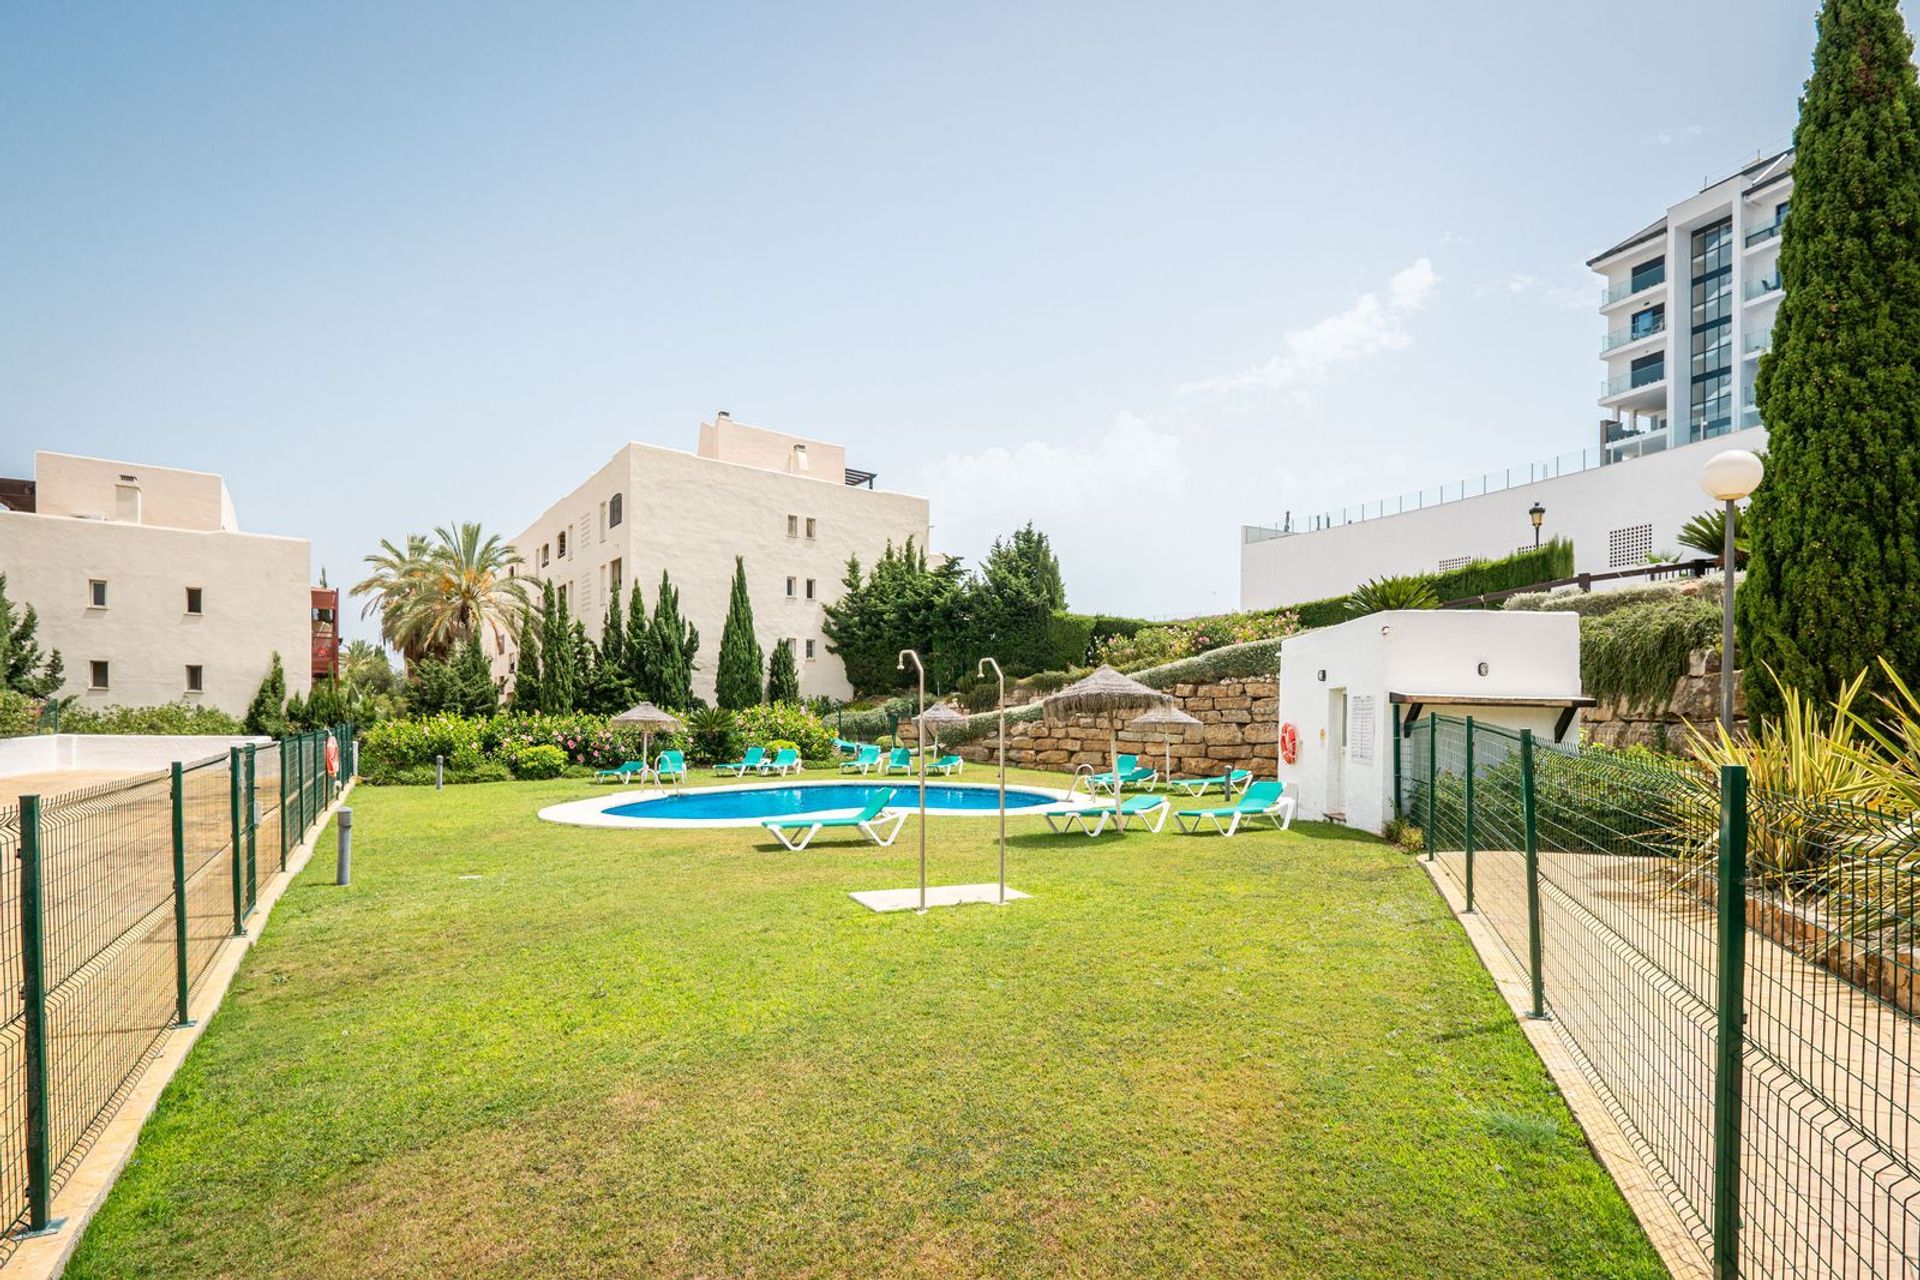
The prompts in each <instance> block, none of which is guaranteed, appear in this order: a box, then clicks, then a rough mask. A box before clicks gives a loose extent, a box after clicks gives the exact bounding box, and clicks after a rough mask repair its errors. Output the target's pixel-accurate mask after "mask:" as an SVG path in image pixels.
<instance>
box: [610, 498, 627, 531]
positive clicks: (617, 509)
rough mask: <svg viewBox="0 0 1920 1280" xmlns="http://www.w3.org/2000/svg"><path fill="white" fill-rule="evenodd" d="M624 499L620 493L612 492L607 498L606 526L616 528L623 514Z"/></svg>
mask: <svg viewBox="0 0 1920 1280" xmlns="http://www.w3.org/2000/svg"><path fill="white" fill-rule="evenodd" d="M625 507H626V500H625V497H624V495H622V494H618V493H616V494H614V495H613V496H612V497H611V498H608V499H607V528H609V529H613V528H617V527H618V526H619V524H620V521H621V518H622V517H623V516H624V515H625V510H624V509H625Z"/></svg>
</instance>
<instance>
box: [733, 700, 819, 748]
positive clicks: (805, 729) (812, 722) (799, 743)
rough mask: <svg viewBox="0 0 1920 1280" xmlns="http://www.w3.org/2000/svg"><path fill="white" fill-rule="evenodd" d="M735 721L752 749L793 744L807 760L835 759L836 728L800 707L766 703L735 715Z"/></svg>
mask: <svg viewBox="0 0 1920 1280" xmlns="http://www.w3.org/2000/svg"><path fill="white" fill-rule="evenodd" d="M734 720H735V721H736V722H737V724H738V725H739V729H740V734H741V737H742V738H743V739H744V740H745V741H746V742H747V743H748V744H749V745H752V746H761V747H764V746H767V745H768V744H769V743H773V742H787V743H791V744H792V745H793V746H794V747H795V748H796V749H797V750H798V751H799V752H800V755H801V757H802V758H803V759H807V760H825V759H828V758H829V757H831V756H832V755H833V730H832V728H831V727H830V726H829V725H828V724H827V722H826V721H824V720H822V719H821V718H820V717H819V716H817V715H815V714H814V713H813V712H812V711H810V710H808V709H807V708H806V707H803V706H801V705H799V704H798V703H794V702H763V703H761V704H760V705H759V706H757V707H745V708H743V709H741V710H739V711H737V712H735V713H734Z"/></svg>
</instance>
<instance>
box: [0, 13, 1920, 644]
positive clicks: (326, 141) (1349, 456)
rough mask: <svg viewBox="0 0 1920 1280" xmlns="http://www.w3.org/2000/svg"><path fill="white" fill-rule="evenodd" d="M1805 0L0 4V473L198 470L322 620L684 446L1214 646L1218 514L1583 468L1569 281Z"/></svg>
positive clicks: (1624, 222) (1658, 194) (1583, 405)
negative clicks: (1024, 536)
mask: <svg viewBox="0 0 1920 1280" xmlns="http://www.w3.org/2000/svg"><path fill="white" fill-rule="evenodd" d="M1813 11H1814V5H1813V4H1812V3H1811V2H1810V0H1809V2H1802V0H1794V2H1792V3H1774V2H1771V0H1767V2H1762V0H1700V2H1697V3H1677V4H1676V3H1671V2H1667V3H1657V2H1654V0H1614V2H1610V3H1606V4H1593V3H1580V4H1548V5H1543V4H1523V3H1509V4H1498V5H1495V4H1481V5H1475V6H1459V5H1434V4H1431V3H1426V2H1424V0H1423V2H1421V3H1379V4H1356V5H1320V4H1314V5H1306V4H1272V3H1267V4H1245V5H1237V4H1200V5H1186V6H1179V7H1178V8H1174V7H1169V6H1149V5H1130V4H1112V3H1103V4H1098V5H1093V4H1088V5H1067V4H1060V5H1050V6H1034V5H1028V4H1009V5H996V4H974V5H969V6H947V7H944V8H943V9H941V10H938V11H936V10H935V9H933V8H932V7H930V6H901V5H880V4H876V5H871V6H856V5H842V4H817V5H811V6H776V5H766V6H745V5H731V4H707V5H699V6H691V5H689V6H683V7H676V8H664V7H662V8H647V7H644V6H637V5H619V4H608V5H604V6H600V5H591V4H569V5H533V4H526V5H490V4H479V3H468V4H462V5H457V6H452V5H434V6H429V5H425V4H392V3H389V4H366V5H354V4H344V3H334V4H328V5H324V6H322V5H310V6H294V5H259V4H231V5H204V4H185V3H179V4H166V5H152V4H126V5H117V6H116V5H39V6H22V5H16V6H9V7H8V8H6V9H5V10H4V11H0V174H5V175H6V179H5V181H4V183H0V474H9V475H25V474H28V473H29V471H30V469H31V455H32V451H33V450H34V449H35V448H51V449H61V450H68V451H74V452H82V453H93V454H104V455H108V456H113V457H124V458H129V459H134V460H140V461H147V462H152V463H160V464H168V465H176V466H186V467H195V468H203V469H207V470H215V471H219V472H222V473H223V474H224V475H225V476H226V477H227V482H228V485H229V487H230V488H231V490H232V491H233V494H234V499H235V502H236V504H237V506H238V508H239V512H240V518H241V522H242V524H243V526H244V527H247V528H250V529H255V530H260V531H263V532H273V533H287V534H298V535H303V536H307V537H310V538H312V539H313V543H314V558H315V572H316V573H317V572H318V571H319V569H320V567H321V566H323V565H324V566H325V568H326V569H327V571H328V572H329V575H330V577H331V578H332V580H333V581H334V582H335V583H340V582H342V581H351V580H352V579H353V578H354V577H356V576H357V571H358V568H359V561H360V557H361V556H362V555H364V554H365V553H366V552H367V551H369V550H371V549H372V548H373V546H374V544H375V542H376V540H377V539H378V538H380V537H382V536H390V537H396V538H397V537H398V536H399V535H401V534H403V533H405V532H406V531H407V530H408V529H410V528H425V527H428V526H430V525H432V524H434V523H437V522H443V521H450V520H457V519H479V520H482V521H484V522H485V523H486V524H487V525H488V526H489V527H492V528H496V529H499V530H500V531H502V532H504V533H508V534H511V533H513V532H515V531H517V530H518V529H519V528H520V527H521V526H522V525H523V524H524V523H525V522H526V521H527V520H529V519H531V518H532V517H533V516H534V515H536V514H538V512H539V511H540V510H541V509H542V508H543V507H544V506H545V505H546V504H547V503H549V502H550V501H551V500H552V499H553V498H554V497H556V496H558V495H559V494H560V493H562V492H564V491H565V489H567V488H569V487H571V486H572V485H573V484H574V483H577V482H578V481H579V480H580V479H581V478H583V477H584V476H585V475H586V474H588V472H589V471H590V470H592V469H593V468H594V467H596V466H597V465H599V464H600V463H601V462H602V461H604V460H605V458H606V457H607V456H608V455H609V454H610V453H611V452H612V450H613V448H614V447H615V445H616V444H617V443H618V442H620V441H623V440H627V439H635V440H643V441H648V442H652V443H657V444H665V445H669V446H673V447H677V448H689V449H690V448H691V447H692V446H693V443H694V436H695V430H696V426H697V424H698V422H699V421H700V420H701V419H702V418H703V417H708V416H710V415H711V414H712V412H713V411H714V410H715V409H719V408H726V409H728V410H730V411H731V412H732V413H733V415H734V417H736V418H737V419H740V420H742V421H746V422H752V423H757V424H761V425H765V426H770V427H774V428H778V429H784V430H791V431H795V432H798V433H801V434H807V435H813V436H816V437H820V438H824V439H828V440H836V441H843V442H845V443H846V444H847V446H848V448H849V461H850V462H851V464H852V465H855V466H859V467H864V468H867V469H870V470H874V471H878V472H879V473H880V476H881V484H882V485H883V486H884V487H889V488H901V489H907V490H910V491H916V492H921V493H925V494H927V495H928V496H929V497H930V498H931V499H932V501H933V519H934V526H935V527H934V533H933V539H932V541H933V544H934V546H935V548H936V549H938V550H945V551H950V552H955V553H958V554H961V555H964V556H967V557H969V558H973V557H977V556H978V555H979V554H980V552H982V551H983V550H984V549H985V546H986V543H987V542H988V541H990V539H991V537H992V535H993V534H994V533H995V532H997V531H1000V530H1003V529H1005V528H1008V527H1011V526H1012V525H1014V524H1016V523H1019V522H1022V521H1025V520H1027V519H1032V520H1034V521H1035V522H1036V523H1037V524H1038V525H1039V526H1040V527H1042V528H1044V529H1046V530H1047V531H1048V532H1050V533H1051V534H1052V535H1053V537H1054V540H1055V543H1056V546H1057V548H1058V550H1059V551H1060V553H1061V556H1062V560H1063V564H1064V567H1065V570H1066V575H1067V584H1068V589H1069V592H1070V594H1071V596H1072V598H1073V603H1074V604H1075V605H1076V606H1078V607H1083V608H1090V609H1104V610H1109V611H1124V612H1136V613H1148V614H1154V615H1175V614H1181V613H1193V612H1201V611H1211V610H1216V609H1223V608H1230V607H1232V606H1233V605H1234V604H1235V603H1236V592H1237V581H1238V579H1237V573H1238V568H1237V566H1238V554H1239V548H1238V526H1239V525H1240V524H1241V523H1242V522H1264V521H1268V520H1273V519H1277V518H1278V517H1279V516H1280V514H1281V513H1282V512H1283V511H1286V510H1289V509H1291V510H1293V511H1295V512H1300V513H1304V512H1307V511H1312V510H1318V509H1321V508H1323V507H1327V506H1331V505H1335V504H1339V503H1343V502H1358V501H1363V500H1366V499H1369V498H1374V497H1379V496H1382V495H1385V494H1389V493H1394V492H1398V491H1400V490H1402V489H1408V488H1413V487H1416V486H1419V485H1423V484H1435V483H1439V482H1441V481H1443V480H1450V479H1455V478H1458V477H1459V476H1461V475H1465V474H1468V473H1472V472H1477V471H1480V470H1483V469H1488V468H1492V467H1496V466H1504V465H1507V464H1508V463H1513V462H1522V461H1526V460H1528V459H1530V458H1535V457H1545V456H1549V455H1552V454H1555V453H1559V452H1563V451H1568V450H1574V449H1578V448H1580V447H1582V446H1584V445H1587V444H1589V443H1590V442H1591V438H1592V436H1593V433H1594V424H1595V422H1596V421H1597V418H1598V411H1597V409H1596V408H1595V406H1594V403H1593V399H1594V395H1595V391H1596V386H1597V383H1598V381H1599V379H1600V377H1601V365H1600V361H1599V360H1598V358H1597V356H1596V351H1597V344H1598V341H1599V337H1600V330H1601V324H1600V320H1599V317H1598V316H1597V315H1596V314H1595V311H1594V305H1595V302H1596V297H1595V295H1596V291H1597V289H1596V283H1595V280H1594V278H1593V277H1592V276H1591V275H1590V274H1589V273H1588V272H1587V271H1586V269H1585V268H1584V267H1583V266H1582V265H1581V264H1582V262H1583V260H1584V259H1585V258H1586V257H1588V256H1589V255H1591V254H1592V253H1594V252H1596V251H1597V250H1599V249H1601V248H1603V247H1605V246H1606V245H1607V244H1609V243H1611V242H1612V241H1614V240H1615V239H1618V238H1619V237H1621V236H1623V235H1625V234H1626V233H1627V232H1629V231H1631V230H1633V229H1635V228H1637V227H1638V226H1640V225H1642V224H1644V223H1645V222H1646V221H1648V220H1649V219H1650V218H1652V217H1654V216H1655V215H1657V214H1658V213H1659V212H1660V211H1661V210H1662V209H1663V208H1664V207H1665V206H1666V205H1667V204H1669V203H1671V202H1673V201H1675V200H1677V199H1679V198H1680V197H1681V196H1683V195H1685V194H1687V193H1689V192H1691V191H1693V190H1695V189H1696V188H1697V187H1698V186H1699V185H1700V184H1701V182H1702V180H1703V179H1704V178H1705V177H1706V176H1707V175H1708V174H1709V173H1713V174H1716V176H1717V175H1718V174H1719V173H1721V172H1724V171H1727V170H1730V169H1732V168H1733V167H1735V166H1737V165H1738V164H1739V163H1740V162H1741V161H1742V160H1743V159H1745V158H1747V157H1749V156H1750V155H1752V154H1753V153H1754V152H1755V151H1756V150H1758V149H1760V148H1762V147H1769V146H1773V145H1777V144H1782V143H1784V141H1785V140H1786V139H1787V138H1788V137H1789V135H1790V133H1791V130H1792V126H1793V120H1794V114H1795V104H1796V100H1797V96H1798V93H1799V91H1800V88H1801V85H1802V83H1803V81H1804V79H1805V77H1806V73H1807V68H1808V56H1809V54H1810V52H1811V49H1812V43H1813ZM1911 16H1912V15H1911V11H1910V12H1909V18H1910V19H1911ZM1522 523H1524V517H1523V516H1521V517H1517V524H1516V530H1517V533H1519V534H1524V533H1525V532H1526V531H1525V530H1524V529H1520V528H1519V525H1520V524H1522ZM351 633H352V631H351V628H350V634H351Z"/></svg>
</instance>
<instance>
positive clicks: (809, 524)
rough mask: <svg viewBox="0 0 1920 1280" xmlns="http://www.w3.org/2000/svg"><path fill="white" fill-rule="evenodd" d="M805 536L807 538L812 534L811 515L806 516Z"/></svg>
mask: <svg viewBox="0 0 1920 1280" xmlns="http://www.w3.org/2000/svg"><path fill="white" fill-rule="evenodd" d="M807 536H808V537H809V538H811V537H812V536H813V517H812V516H808V517H807Z"/></svg>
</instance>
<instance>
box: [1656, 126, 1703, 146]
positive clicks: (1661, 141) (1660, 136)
mask: <svg viewBox="0 0 1920 1280" xmlns="http://www.w3.org/2000/svg"><path fill="white" fill-rule="evenodd" d="M1706 131H1707V127H1706V126H1705V125H1699V124H1683V125H1675V126H1674V127H1672V128H1669V129H1662V130H1660V132H1658V133H1656V134H1654V135H1653V136H1652V137H1649V138H1643V139H1641V142H1642V143H1643V145H1647V146H1654V147H1670V146H1672V145H1673V144H1674V143H1676V142H1686V141H1689V140H1690V139H1693V138H1697V137H1699V136H1700V135H1701V134H1703V133H1705V132H1706Z"/></svg>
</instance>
